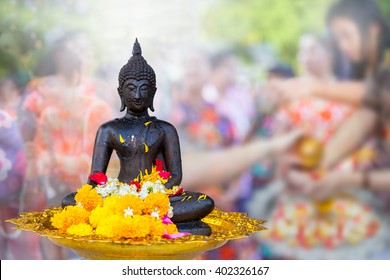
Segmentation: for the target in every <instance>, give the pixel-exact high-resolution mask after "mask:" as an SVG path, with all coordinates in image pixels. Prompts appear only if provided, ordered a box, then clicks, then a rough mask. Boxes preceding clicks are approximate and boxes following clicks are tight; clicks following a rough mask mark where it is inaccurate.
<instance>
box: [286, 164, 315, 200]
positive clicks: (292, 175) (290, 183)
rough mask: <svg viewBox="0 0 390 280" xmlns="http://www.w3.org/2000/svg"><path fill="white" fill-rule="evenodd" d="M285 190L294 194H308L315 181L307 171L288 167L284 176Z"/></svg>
mask: <svg viewBox="0 0 390 280" xmlns="http://www.w3.org/2000/svg"><path fill="white" fill-rule="evenodd" d="M284 179H285V180H286V183H287V190H288V191H289V192H291V193H294V194H300V195H309V194H311V193H312V192H313V189H314V187H315V184H316V181H315V180H314V179H313V178H312V177H311V176H310V174H309V173H308V172H304V171H298V170H294V169H290V170H289V171H288V172H287V173H286V175H285V178H284Z"/></svg>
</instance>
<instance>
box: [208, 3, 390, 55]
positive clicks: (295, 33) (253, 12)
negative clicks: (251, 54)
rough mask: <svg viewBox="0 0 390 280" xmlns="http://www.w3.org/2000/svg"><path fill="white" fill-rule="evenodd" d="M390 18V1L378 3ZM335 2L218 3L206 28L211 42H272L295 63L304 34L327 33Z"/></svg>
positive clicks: (237, 44) (241, 43)
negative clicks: (326, 24)
mask: <svg viewBox="0 0 390 280" xmlns="http://www.w3.org/2000/svg"><path fill="white" fill-rule="evenodd" d="M377 1H378V3H379V4H380V5H381V7H382V10H383V11H384V13H385V14H386V16H387V17H388V18H389V19H390V1H389V0H377ZM331 3H333V0H219V1H216V3H215V4H214V5H213V7H211V9H210V10H209V11H208V12H207V13H206V15H205V20H204V28H205V31H206V33H207V36H208V37H209V38H211V39H216V40H223V41H225V42H226V43H228V44H233V45H236V46H241V47H242V46H244V47H245V46H249V45H251V44H255V43H259V42H267V43H271V44H272V45H273V46H274V47H275V48H276V50H277V53H278V54H279V55H280V57H281V58H282V59H283V60H286V61H290V62H291V61H293V60H294V58H295V54H296V51H297V41H298V39H299V36H300V35H301V34H302V33H304V32H318V33H323V32H324V18H325V15H326V11H327V9H328V7H329V5H331Z"/></svg>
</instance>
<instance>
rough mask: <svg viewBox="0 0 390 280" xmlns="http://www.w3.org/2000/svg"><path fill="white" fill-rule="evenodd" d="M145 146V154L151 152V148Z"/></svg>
mask: <svg viewBox="0 0 390 280" xmlns="http://www.w3.org/2000/svg"><path fill="white" fill-rule="evenodd" d="M144 146H145V153H147V152H149V147H148V145H146V144H145V143H144Z"/></svg>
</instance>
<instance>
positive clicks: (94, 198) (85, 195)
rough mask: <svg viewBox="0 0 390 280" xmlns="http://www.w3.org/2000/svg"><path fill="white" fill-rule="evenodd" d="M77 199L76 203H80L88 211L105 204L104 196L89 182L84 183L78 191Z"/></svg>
mask: <svg viewBox="0 0 390 280" xmlns="http://www.w3.org/2000/svg"><path fill="white" fill-rule="evenodd" d="M75 200H76V204H80V205H81V206H82V207H84V208H85V209H86V210H87V211H92V210H93V209H95V208H96V207H97V206H99V205H102V204H103V198H102V197H101V196H100V195H99V194H98V193H97V191H96V189H95V188H92V186H91V185H88V184H85V185H83V186H82V187H81V188H80V189H79V190H78V191H77V194H76V196H75Z"/></svg>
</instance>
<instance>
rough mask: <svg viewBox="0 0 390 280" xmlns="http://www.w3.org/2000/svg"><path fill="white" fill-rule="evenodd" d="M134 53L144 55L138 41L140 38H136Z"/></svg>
mask: <svg viewBox="0 0 390 280" xmlns="http://www.w3.org/2000/svg"><path fill="white" fill-rule="evenodd" d="M133 55H142V49H141V45H140V44H139V43H138V38H135V42H134V45H133Z"/></svg>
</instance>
